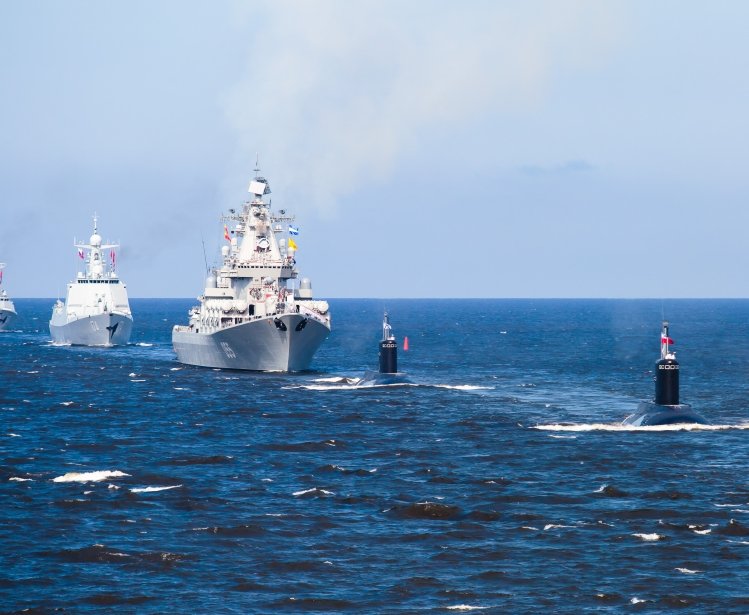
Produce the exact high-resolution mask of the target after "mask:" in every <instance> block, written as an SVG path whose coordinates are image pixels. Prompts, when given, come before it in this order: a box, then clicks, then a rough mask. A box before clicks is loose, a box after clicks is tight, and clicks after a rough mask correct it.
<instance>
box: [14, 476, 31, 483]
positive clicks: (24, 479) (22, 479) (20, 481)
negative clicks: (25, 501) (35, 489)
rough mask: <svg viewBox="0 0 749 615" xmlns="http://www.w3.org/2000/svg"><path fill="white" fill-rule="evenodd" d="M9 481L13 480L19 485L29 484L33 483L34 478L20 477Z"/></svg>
mask: <svg viewBox="0 0 749 615" xmlns="http://www.w3.org/2000/svg"><path fill="white" fill-rule="evenodd" d="M8 480H13V481H16V482H18V483H28V482H29V481H33V480H34V479H33V478H20V477H18V476H11V477H10V478H9V479H8Z"/></svg>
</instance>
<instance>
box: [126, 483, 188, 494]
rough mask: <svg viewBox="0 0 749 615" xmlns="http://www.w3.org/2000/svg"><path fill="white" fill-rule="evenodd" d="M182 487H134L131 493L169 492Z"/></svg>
mask: <svg viewBox="0 0 749 615" xmlns="http://www.w3.org/2000/svg"><path fill="white" fill-rule="evenodd" d="M181 486H182V485H171V486H169V487H133V488H132V489H131V490H130V491H132V492H133V493H155V492H156V491H167V490H169V489H179V488H180V487H181Z"/></svg>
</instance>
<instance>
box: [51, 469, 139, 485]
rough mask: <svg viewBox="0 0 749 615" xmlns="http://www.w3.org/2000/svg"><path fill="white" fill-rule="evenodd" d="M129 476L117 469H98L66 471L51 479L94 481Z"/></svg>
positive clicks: (62, 481) (65, 481)
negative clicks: (94, 470)
mask: <svg viewBox="0 0 749 615" xmlns="http://www.w3.org/2000/svg"><path fill="white" fill-rule="evenodd" d="M122 476H130V474H125V473H124V472H120V471H119V470H99V471H96V472H68V473H67V474H63V475H62V476H58V477H56V478H53V479H52V482H53V483H96V482H99V481H101V480H106V479H108V478H120V477H122Z"/></svg>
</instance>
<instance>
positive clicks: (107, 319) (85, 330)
mask: <svg viewBox="0 0 749 615" xmlns="http://www.w3.org/2000/svg"><path fill="white" fill-rule="evenodd" d="M132 328H133V319H132V318H130V317H129V316H125V315H123V314H117V313H108V314H98V315H96V316H83V317H81V318H78V319H77V320H72V321H70V322H67V317H66V316H64V315H61V317H59V318H57V317H56V316H53V317H52V320H51V321H50V322H49V333H50V335H51V336H52V341H53V342H54V343H55V344H72V345H75V346H124V345H125V344H127V343H128V342H129V341H130V332H131V331H132Z"/></svg>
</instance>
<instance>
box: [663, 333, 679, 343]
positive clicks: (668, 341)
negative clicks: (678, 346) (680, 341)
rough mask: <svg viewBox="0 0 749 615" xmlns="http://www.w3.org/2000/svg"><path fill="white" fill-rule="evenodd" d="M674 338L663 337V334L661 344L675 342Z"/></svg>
mask: <svg viewBox="0 0 749 615" xmlns="http://www.w3.org/2000/svg"><path fill="white" fill-rule="evenodd" d="M675 343H676V342H674V340H672V339H671V338H670V337H663V336H662V335H661V344H675Z"/></svg>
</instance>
